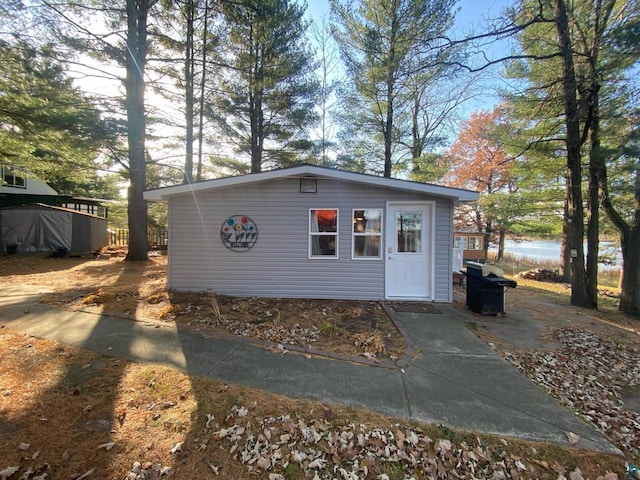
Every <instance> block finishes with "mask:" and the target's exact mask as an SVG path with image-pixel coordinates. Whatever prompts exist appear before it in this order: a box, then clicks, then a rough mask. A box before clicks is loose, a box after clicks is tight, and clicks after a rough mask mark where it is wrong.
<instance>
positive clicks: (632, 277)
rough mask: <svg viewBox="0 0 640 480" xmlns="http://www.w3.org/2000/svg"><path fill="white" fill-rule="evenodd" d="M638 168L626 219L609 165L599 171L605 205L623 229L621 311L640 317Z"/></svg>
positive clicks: (639, 197) (639, 196) (617, 224)
mask: <svg viewBox="0 0 640 480" xmlns="http://www.w3.org/2000/svg"><path fill="white" fill-rule="evenodd" d="M637 165H638V167H637V169H636V172H635V185H634V201H633V211H634V215H633V220H632V222H631V224H629V223H627V222H625V220H624V219H623V218H622V216H621V215H620V213H619V212H618V211H617V210H616V209H615V208H614V207H613V204H612V203H611V198H610V196H609V181H608V179H607V170H606V168H603V169H602V172H601V175H600V181H601V185H600V191H601V193H602V205H603V207H604V209H605V211H606V212H607V216H608V217H609V219H610V220H611V222H612V223H613V224H614V225H615V226H616V228H617V229H618V230H619V231H620V247H621V249H622V278H621V280H620V283H621V294H620V311H621V312H624V313H626V314H627V315H633V316H636V317H640V248H638V245H640V163H637Z"/></svg>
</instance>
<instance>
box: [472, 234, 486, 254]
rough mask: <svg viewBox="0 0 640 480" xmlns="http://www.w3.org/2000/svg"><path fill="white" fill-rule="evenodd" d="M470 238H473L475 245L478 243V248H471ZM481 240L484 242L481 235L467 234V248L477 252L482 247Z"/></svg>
mask: <svg viewBox="0 0 640 480" xmlns="http://www.w3.org/2000/svg"><path fill="white" fill-rule="evenodd" d="M472 238H473V239H474V240H475V244H476V247H477V245H480V248H471V239H472ZM483 242H484V239H483V238H482V235H471V236H469V250H473V251H477V252H479V251H480V250H482V249H483V247H484V243H483Z"/></svg>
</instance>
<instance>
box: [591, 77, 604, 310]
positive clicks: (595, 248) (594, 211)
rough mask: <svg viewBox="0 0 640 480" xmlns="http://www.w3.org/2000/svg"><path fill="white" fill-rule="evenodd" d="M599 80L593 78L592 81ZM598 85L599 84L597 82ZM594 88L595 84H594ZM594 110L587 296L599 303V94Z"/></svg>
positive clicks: (592, 116) (596, 303)
mask: <svg viewBox="0 0 640 480" xmlns="http://www.w3.org/2000/svg"><path fill="white" fill-rule="evenodd" d="M593 81H596V82H597V80H596V79H595V78H593V79H592V82H593ZM596 85H597V84H596ZM593 87H594V88H596V87H595V85H593ZM589 103H590V105H591V106H590V109H591V111H592V115H591V123H590V129H589V131H590V132H589V133H590V150H589V193H588V195H587V205H588V208H589V217H588V222H587V296H588V300H589V303H590V305H591V306H592V307H593V308H596V307H597V305H598V252H599V249H600V183H601V181H600V177H601V175H602V169H603V168H604V159H603V158H602V150H601V148H600V116H599V115H600V112H599V106H598V96H597V95H595V96H592V97H591V98H590V100H589Z"/></svg>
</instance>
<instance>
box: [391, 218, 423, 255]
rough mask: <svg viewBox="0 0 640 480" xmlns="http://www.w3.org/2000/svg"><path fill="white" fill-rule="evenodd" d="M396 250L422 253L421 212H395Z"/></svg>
mask: <svg viewBox="0 0 640 480" xmlns="http://www.w3.org/2000/svg"><path fill="white" fill-rule="evenodd" d="M396 234H397V238H398V245H397V249H396V250H397V251H398V252H403V253H422V213H420V212H396Z"/></svg>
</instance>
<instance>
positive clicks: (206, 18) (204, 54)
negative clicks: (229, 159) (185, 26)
mask: <svg viewBox="0 0 640 480" xmlns="http://www.w3.org/2000/svg"><path fill="white" fill-rule="evenodd" d="M208 24H209V0H205V2H204V27H203V30H202V59H201V61H202V67H201V68H202V74H201V75H200V88H199V92H198V95H199V98H198V103H199V105H198V108H199V110H198V166H197V168H196V180H197V181H200V180H202V145H203V143H204V95H205V93H204V92H205V85H206V79H207V40H208Z"/></svg>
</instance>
